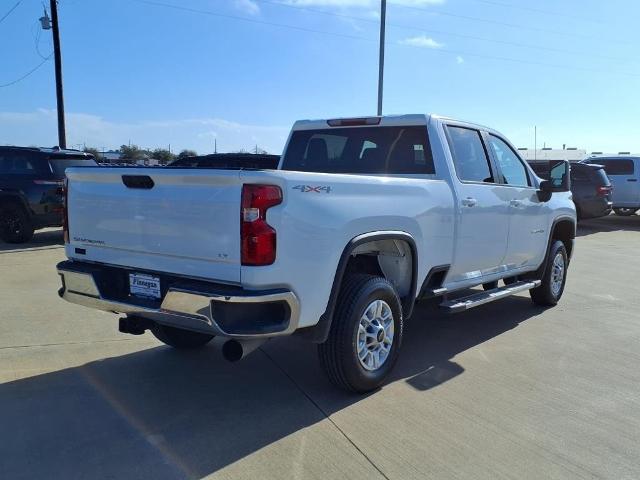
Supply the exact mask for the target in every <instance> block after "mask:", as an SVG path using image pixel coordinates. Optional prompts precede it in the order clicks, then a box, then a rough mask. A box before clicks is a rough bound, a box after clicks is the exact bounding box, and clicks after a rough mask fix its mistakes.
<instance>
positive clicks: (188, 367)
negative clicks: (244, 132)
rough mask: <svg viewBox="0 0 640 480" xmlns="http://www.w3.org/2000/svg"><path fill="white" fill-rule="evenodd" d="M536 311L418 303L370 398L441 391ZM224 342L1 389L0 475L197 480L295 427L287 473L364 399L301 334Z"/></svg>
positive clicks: (511, 304) (111, 361) (518, 302)
mask: <svg viewBox="0 0 640 480" xmlns="http://www.w3.org/2000/svg"><path fill="white" fill-rule="evenodd" d="M541 312H542V310H541V309H539V308H535V307H533V306H532V305H531V302H530V300H529V299H528V298H524V297H512V298H509V299H505V300H503V301H502V302H501V303H500V304H499V305H496V304H491V305H487V306H485V307H481V308H478V309H476V310H473V311H470V312H467V313H463V314H459V315H457V316H451V317H449V316H445V315H443V314H441V313H439V312H437V311H436V310H435V308H434V307H432V306H428V305H419V306H418V307H417V310H416V313H415V316H414V317H413V318H412V319H411V320H410V321H408V322H406V323H407V324H406V329H405V333H406V336H405V342H404V344H403V349H402V355H401V357H400V360H399V362H398V364H397V365H396V368H395V371H394V373H393V377H392V378H391V380H390V383H392V384H391V385H387V386H386V387H383V391H382V392H374V393H372V394H370V395H379V394H380V395H384V393H385V392H384V389H385V388H394V387H402V386H401V385H394V384H393V383H394V382H408V384H409V385H411V386H412V387H414V388H415V389H416V392H417V394H419V393H420V391H423V390H426V389H430V388H434V387H437V386H438V385H440V384H442V383H443V382H445V381H447V380H448V379H450V378H453V377H455V376H457V375H460V374H462V373H463V372H464V370H463V368H462V367H461V366H459V365H458V364H457V363H455V362H454V361H453V359H454V357H455V356H456V355H458V354H459V353H461V352H464V351H466V350H468V349H471V348H473V347H476V346H478V345H480V344H482V343H483V342H486V341H488V340H490V339H492V338H494V337H496V336H498V335H501V334H502V333H504V332H506V331H509V330H511V329H513V328H516V327H517V326H518V325H519V324H520V323H521V322H524V321H526V320H528V319H533V318H534V317H535V316H536V315H538V314H539V313H541ZM219 347H220V342H219V341H218V340H216V341H215V342H214V344H213V345H210V346H208V347H206V348H203V349H201V350H198V351H192V352H178V351H174V350H171V349H170V348H168V347H164V346H163V347H153V348H149V349H146V350H141V351H137V352H134V353H130V354H126V355H121V356H117V357H112V358H105V359H104V360H99V361H93V362H90V363H87V364H84V365H82V366H79V367H75V368H68V369H64V370H59V371H55V372H52V373H46V374H41V375H37V376H34V377H30V378H25V379H20V380H16V381H12V382H8V383H5V384H2V385H0V425H2V429H1V430H0V477H2V478H11V479H17V478H25V479H26V478H39V477H42V478H49V479H51V478H59V479H65V480H69V479H74V478H127V479H131V478H153V479H154V480H157V479H165V478H166V479H175V478H202V477H204V476H206V475H209V474H211V473H213V472H216V471H219V470H220V469H222V468H224V467H226V466H229V465H232V464H233V463H235V462H237V461H238V460H241V459H243V458H245V457H247V456H249V455H252V454H257V455H258V460H257V461H262V460H263V459H264V457H261V456H260V455H265V454H264V453H263V452H261V450H262V449H264V448H265V447H267V446H269V445H271V444H273V443H275V442H278V441H280V440H283V439H285V438H287V437H289V436H291V435H293V434H295V435H296V437H294V438H293V439H287V442H289V443H288V444H287V445H290V446H289V447H288V448H291V449H292V455H286V456H283V455H277V456H276V457H274V458H277V459H278V460H277V461H278V462H281V463H282V464H281V465H280V470H279V471H293V470H294V469H297V468H301V467H303V466H304V465H300V463H302V464H304V463H305V459H306V457H305V455H304V445H305V444H309V445H312V444H313V443H312V442H311V440H314V439H315V440H318V438H319V437H322V436H323V435H326V434H322V433H314V431H313V429H308V428H307V427H310V426H312V425H314V424H317V423H318V422H321V421H323V420H324V419H325V418H326V416H328V415H332V414H333V413H336V412H338V411H340V410H342V409H344V408H346V407H348V406H350V405H353V404H355V403H357V402H359V401H361V400H363V399H365V398H367V397H366V396H357V395H351V394H346V393H344V392H341V391H338V390H336V389H334V388H333V387H332V386H331V385H330V384H329V383H328V381H327V380H326V379H325V377H324V376H323V375H322V373H321V371H320V366H319V364H318V362H317V356H316V352H315V347H314V346H312V345H310V344H308V343H305V342H304V341H302V340H299V339H297V338H287V339H280V340H274V341H271V342H269V343H267V344H265V346H263V347H262V348H261V349H260V350H259V351H257V352H255V353H253V354H252V355H250V356H249V357H247V358H246V359H245V360H243V361H242V362H240V363H237V364H229V363H226V362H225V361H224V360H223V359H222V355H221V353H220V348H219ZM307 437H310V438H307ZM332 438H333V437H332ZM305 440H309V441H307V442H305ZM325 441H326V440H325ZM338 443H339V442H338ZM291 445H295V448H294V447H292V446H291ZM331 448H333V449H336V451H337V449H340V448H345V447H344V445H342V446H341V445H340V444H336V445H330V447H328V452H329V453H330V452H331ZM293 453H295V455H294V454H293ZM252 461H253V462H255V461H256V459H255V458H254V459H253V460H252ZM259 471H260V470H254V473H256V472H259Z"/></svg>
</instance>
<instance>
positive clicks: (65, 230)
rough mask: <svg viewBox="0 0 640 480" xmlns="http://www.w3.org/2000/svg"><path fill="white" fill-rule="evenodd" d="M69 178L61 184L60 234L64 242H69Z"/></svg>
mask: <svg viewBox="0 0 640 480" xmlns="http://www.w3.org/2000/svg"><path fill="white" fill-rule="evenodd" d="M68 199H69V180H67V179H66V178H65V180H64V183H63V185H62V234H63V235H64V243H69V200H68Z"/></svg>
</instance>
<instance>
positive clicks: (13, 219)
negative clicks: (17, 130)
mask: <svg viewBox="0 0 640 480" xmlns="http://www.w3.org/2000/svg"><path fill="white" fill-rule="evenodd" d="M85 165H91V166H95V165H97V164H96V162H95V159H94V158H93V156H92V155H89V154H86V153H83V152H79V151H76V150H60V149H58V148H26V147H0V238H1V239H2V240H4V241H5V242H9V243H23V242H28V241H29V240H30V239H31V237H32V236H33V232H34V230H37V229H39V228H45V227H60V226H62V214H63V206H62V200H63V192H62V190H63V182H64V171H65V169H66V168H68V167H78V166H85Z"/></svg>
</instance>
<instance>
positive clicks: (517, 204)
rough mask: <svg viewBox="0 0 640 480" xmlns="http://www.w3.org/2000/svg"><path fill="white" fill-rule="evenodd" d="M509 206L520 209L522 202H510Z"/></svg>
mask: <svg viewBox="0 0 640 480" xmlns="http://www.w3.org/2000/svg"><path fill="white" fill-rule="evenodd" d="M509 204H510V205H511V206H512V207H516V208H518V207H521V206H522V201H521V200H511V201H510V202H509Z"/></svg>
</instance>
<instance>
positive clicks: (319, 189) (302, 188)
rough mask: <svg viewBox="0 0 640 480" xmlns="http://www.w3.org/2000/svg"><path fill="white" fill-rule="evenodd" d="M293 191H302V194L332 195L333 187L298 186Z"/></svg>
mask: <svg viewBox="0 0 640 480" xmlns="http://www.w3.org/2000/svg"><path fill="white" fill-rule="evenodd" d="M293 190H300V192H302V193H309V192H313V193H322V192H324V193H331V187H329V186H327V185H296V186H295V187H293Z"/></svg>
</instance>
